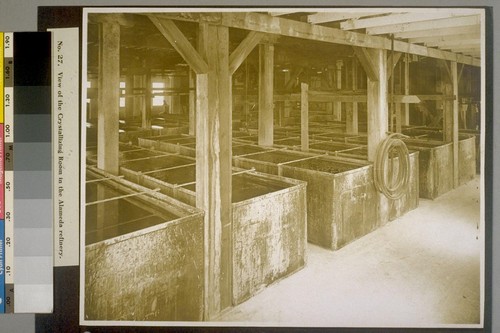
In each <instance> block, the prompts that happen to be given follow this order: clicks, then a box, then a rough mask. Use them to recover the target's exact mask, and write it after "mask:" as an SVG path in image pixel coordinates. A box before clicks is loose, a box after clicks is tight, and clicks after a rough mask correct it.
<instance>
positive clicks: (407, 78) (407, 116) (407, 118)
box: [402, 53, 410, 126]
mask: <svg viewBox="0 0 500 333" xmlns="http://www.w3.org/2000/svg"><path fill="white" fill-rule="evenodd" d="M409 94H410V57H409V54H408V53H406V54H405V95H409ZM402 123H403V125H404V126H409V125H410V104H408V103H405V112H404V116H403V120H402Z"/></svg>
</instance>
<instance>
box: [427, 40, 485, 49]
mask: <svg viewBox="0 0 500 333" xmlns="http://www.w3.org/2000/svg"><path fill="white" fill-rule="evenodd" d="M425 45H426V46H429V47H439V48H442V49H443V48H449V47H460V46H462V45H472V46H476V47H478V48H479V47H480V46H481V40H480V39H459V40H445V41H439V42H429V43H426V44H425Z"/></svg>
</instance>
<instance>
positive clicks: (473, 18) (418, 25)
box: [366, 15, 481, 35]
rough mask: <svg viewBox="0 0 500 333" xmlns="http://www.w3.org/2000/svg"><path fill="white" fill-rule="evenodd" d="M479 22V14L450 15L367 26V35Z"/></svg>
mask: <svg viewBox="0 0 500 333" xmlns="http://www.w3.org/2000/svg"><path fill="white" fill-rule="evenodd" d="M480 23H481V18H480V17H479V15H469V16H461V17H452V18H447V19H438V20H430V21H423V22H411V23H400V24H388V25H384V26H378V27H373V28H367V29H366V33H367V34H369V35H382V34H396V33H402V32H409V31H419V30H429V29H444V28H446V29H448V28H456V27H463V26H474V25H478V24H480Z"/></svg>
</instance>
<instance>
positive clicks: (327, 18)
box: [307, 11, 377, 24]
mask: <svg viewBox="0 0 500 333" xmlns="http://www.w3.org/2000/svg"><path fill="white" fill-rule="evenodd" d="M376 14H377V13H374V12H364V11H359V12H356V11H351V12H337V11H335V12H321V13H316V14H311V15H308V16H307V22H309V23H312V24H320V23H328V22H337V21H344V20H349V19H359V18H361V17H366V16H372V15H376Z"/></svg>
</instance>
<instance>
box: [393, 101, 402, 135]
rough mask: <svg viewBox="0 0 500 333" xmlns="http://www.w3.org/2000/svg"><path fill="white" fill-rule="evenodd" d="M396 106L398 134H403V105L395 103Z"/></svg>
mask: <svg viewBox="0 0 500 333" xmlns="http://www.w3.org/2000/svg"><path fill="white" fill-rule="evenodd" d="M394 104H395V106H396V132H397V133H401V124H402V119H401V118H402V114H401V103H394Z"/></svg>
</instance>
